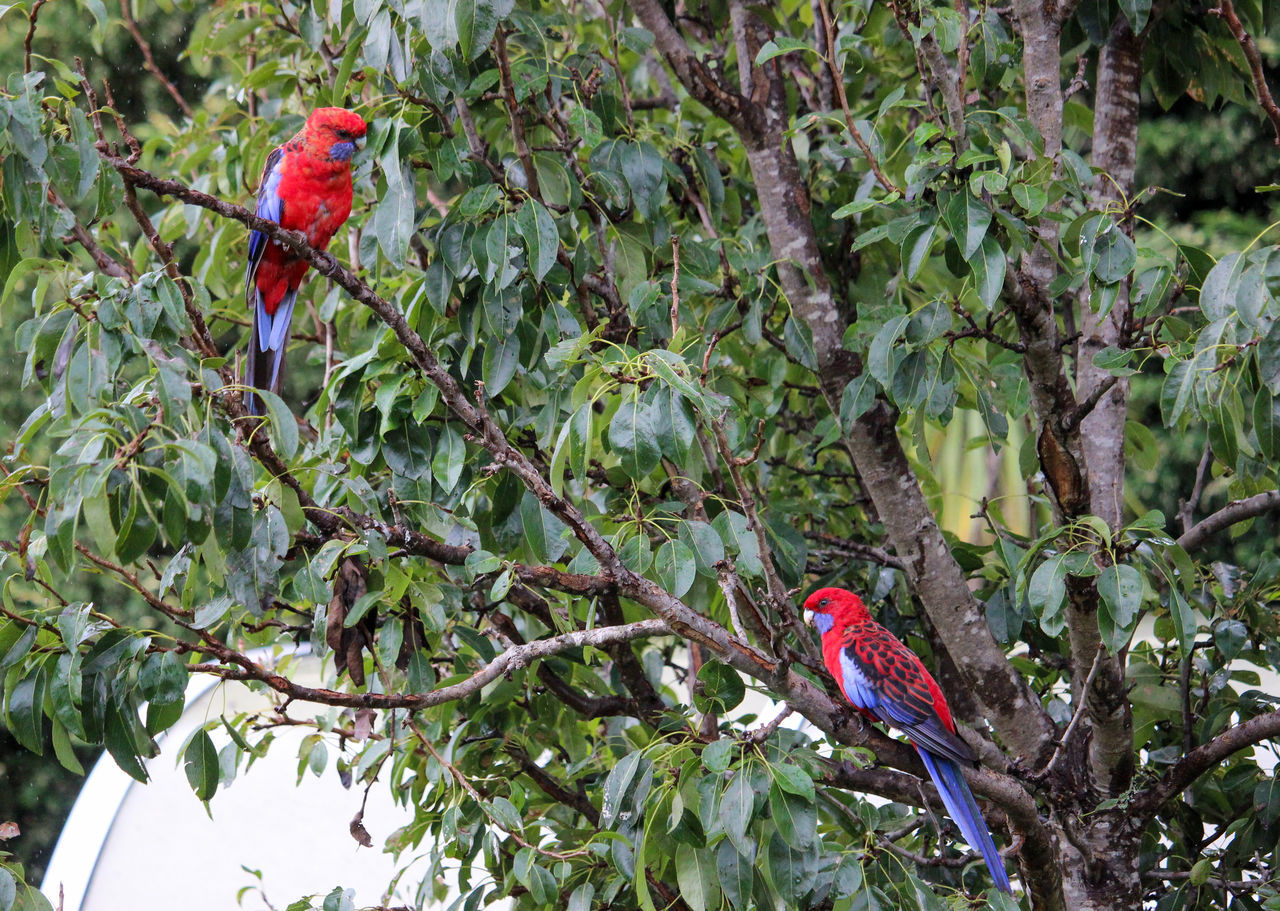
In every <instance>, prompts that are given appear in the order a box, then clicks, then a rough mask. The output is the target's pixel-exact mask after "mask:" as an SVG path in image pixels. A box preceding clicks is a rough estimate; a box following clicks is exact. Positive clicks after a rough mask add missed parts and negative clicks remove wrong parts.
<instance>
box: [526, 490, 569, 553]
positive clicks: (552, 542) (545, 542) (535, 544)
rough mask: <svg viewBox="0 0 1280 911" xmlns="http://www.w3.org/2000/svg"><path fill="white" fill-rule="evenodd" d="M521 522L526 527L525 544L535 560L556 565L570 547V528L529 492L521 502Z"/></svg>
mask: <svg viewBox="0 0 1280 911" xmlns="http://www.w3.org/2000/svg"><path fill="white" fill-rule="evenodd" d="M520 521H521V523H522V524H523V526H524V540H525V543H527V544H528V545H529V550H530V552H531V553H532V554H533V557H534V559H535V560H540V561H543V562H546V563H554V562H556V561H557V560H559V559H560V558H561V557H562V556H563V555H564V552H565V550H567V549H568V547H569V541H568V540H567V538H566V537H565V535H566V532H567V531H568V526H566V525H565V524H564V522H562V521H561V520H560V519H559V518H557V517H556V516H554V515H552V514H551V512H550V511H549V510H548V509H547V508H546V507H545V506H543V505H542V504H541V503H539V502H538V498H537V497H536V496H534V495H533V494H532V493H530V492H528V491H526V492H525V495H524V497H523V498H522V499H521V500H520Z"/></svg>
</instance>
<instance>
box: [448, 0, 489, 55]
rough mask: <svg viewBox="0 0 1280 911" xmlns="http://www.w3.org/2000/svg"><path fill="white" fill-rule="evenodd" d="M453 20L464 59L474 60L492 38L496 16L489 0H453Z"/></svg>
mask: <svg viewBox="0 0 1280 911" xmlns="http://www.w3.org/2000/svg"><path fill="white" fill-rule="evenodd" d="M453 21H454V24H455V25H456V26H457V29H458V44H459V46H460V47H461V49H462V57H463V59H464V60H468V61H470V60H475V59H476V58H477V57H479V56H480V54H481V53H482V52H483V51H484V50H485V48H487V47H488V46H489V42H490V41H492V40H493V33H494V30H495V29H496V28H497V25H498V17H497V15H496V14H495V11H494V9H493V4H492V3H490V2H489V0H455V5H454V8H453Z"/></svg>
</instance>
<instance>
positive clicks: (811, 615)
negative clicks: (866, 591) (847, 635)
mask: <svg viewBox="0 0 1280 911" xmlns="http://www.w3.org/2000/svg"><path fill="white" fill-rule="evenodd" d="M870 619H871V612H870V611H869V610H867V606H866V605H865V604H863V603H862V599H861V598H859V597H858V596H857V595H855V594H854V593H853V592H851V591H846V590H844V589H843V588H820V589H818V590H817V591H816V592H814V593H813V594H812V595H810V596H809V597H808V598H806V599H805V602H804V622H805V623H808V624H809V625H810V626H812V627H815V628H816V629H817V630H818V632H820V633H823V634H825V633H826V632H827V631H828V630H830V629H831V628H832V627H833V626H836V625H839V626H841V627H844V626H848V625H849V624H856V623H866V622H867V621H868V620H870Z"/></svg>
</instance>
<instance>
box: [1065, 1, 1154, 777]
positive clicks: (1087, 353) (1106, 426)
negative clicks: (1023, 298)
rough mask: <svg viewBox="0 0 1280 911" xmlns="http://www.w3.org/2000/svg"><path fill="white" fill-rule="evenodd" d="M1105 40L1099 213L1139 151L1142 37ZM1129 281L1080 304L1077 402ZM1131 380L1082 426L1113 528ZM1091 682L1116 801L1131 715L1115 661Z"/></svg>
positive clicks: (1099, 760)
mask: <svg viewBox="0 0 1280 911" xmlns="http://www.w3.org/2000/svg"><path fill="white" fill-rule="evenodd" d="M1117 20H1118V21H1117V23H1116V27H1115V29H1114V30H1113V32H1112V35H1111V40H1110V41H1108V42H1107V44H1106V45H1105V46H1104V47H1103V48H1102V52H1101V54H1100V55H1099V58H1098V89H1097V102H1096V106H1095V111H1094V133H1093V140H1094V141H1093V165H1094V167H1095V168H1099V169H1100V170H1101V171H1102V172H1103V173H1102V174H1101V175H1099V177H1098V180H1097V183H1096V185H1095V188H1094V193H1093V206H1094V208H1097V209H1099V210H1102V211H1106V210H1107V208H1108V207H1112V208H1115V207H1118V206H1121V205H1124V204H1125V202H1126V200H1127V199H1128V198H1129V196H1130V194H1131V193H1132V192H1133V178H1134V169H1135V166H1136V163H1137V147H1138V99H1139V89H1140V88H1141V84H1142V40H1141V38H1139V37H1137V36H1135V35H1134V34H1133V32H1132V31H1131V30H1130V28H1129V22H1128V20H1127V19H1126V18H1125V17H1124V16H1119V17H1117ZM1118 214H1119V216H1120V221H1121V224H1122V226H1123V227H1124V228H1125V230H1127V231H1129V232H1130V233H1131V232H1132V224H1131V223H1130V222H1129V220H1128V218H1127V216H1126V215H1125V214H1123V213H1118ZM1129 291H1130V288H1129V283H1128V282H1127V281H1126V282H1123V283H1122V285H1121V288H1120V291H1119V294H1118V295H1117V298H1116V301H1115V304H1114V305H1113V306H1112V308H1111V311H1110V313H1108V314H1106V316H1104V317H1101V318H1100V317H1099V315H1098V314H1097V313H1096V312H1095V310H1094V308H1093V307H1091V306H1090V305H1089V302H1088V301H1084V302H1082V306H1081V307H1080V334H1081V338H1080V347H1079V357H1078V358H1077V361H1076V387H1077V390H1078V394H1079V396H1080V398H1081V399H1082V400H1084V399H1087V398H1088V397H1089V395H1090V394H1091V393H1093V392H1094V390H1096V389H1097V388H1098V387H1100V386H1101V385H1102V384H1103V383H1104V382H1107V381H1108V379H1109V374H1108V373H1107V372H1106V371H1105V370H1101V369H1099V368H1097V367H1095V366H1094V364H1093V358H1094V355H1096V354H1097V353H1098V352H1099V351H1101V350H1102V349H1103V348H1106V347H1108V346H1111V345H1118V344H1119V343H1120V342H1121V340H1122V338H1123V335H1124V330H1125V326H1126V324H1127V323H1128V321H1129V314H1130V299H1129ZM1128 401H1129V383H1128V380H1126V379H1124V378H1121V379H1120V380H1119V381H1117V382H1116V384H1115V385H1114V386H1112V387H1111V389H1110V391H1108V392H1107V393H1105V394H1104V395H1103V396H1102V398H1101V399H1099V400H1098V404H1097V405H1096V406H1095V407H1094V409H1093V411H1091V412H1090V413H1089V414H1088V416H1086V417H1085V419H1084V422H1083V423H1082V425H1081V437H1082V442H1083V444H1084V455H1085V462H1086V464H1088V466H1089V503H1090V510H1091V512H1092V513H1093V514H1094V515H1095V516H1099V517H1101V518H1102V519H1104V520H1105V521H1106V523H1107V525H1108V526H1110V527H1111V528H1112V530H1118V529H1119V528H1120V527H1121V525H1122V520H1123V509H1124V468H1125V456H1124V425H1125V420H1126V417H1127V412H1128V407H1127V406H1128ZM1100 670H1101V671H1102V672H1100V673H1099V674H1098V675H1097V676H1096V677H1095V682H1094V686H1093V689H1092V692H1091V693H1090V694H1089V696H1088V698H1089V712H1090V720H1091V722H1092V727H1093V738H1092V740H1091V742H1090V745H1089V764H1090V770H1091V773H1092V776H1091V777H1092V778H1093V780H1094V782H1096V784H1097V786H1098V788H1099V789H1100V790H1101V791H1102V792H1103V793H1104V794H1107V795H1111V796H1114V795H1116V794H1119V793H1121V792H1123V791H1124V790H1125V788H1127V787H1128V786H1129V781H1130V779H1131V778H1132V776H1133V718H1132V713H1131V710H1130V707H1129V699H1128V694H1127V692H1126V688H1125V682H1124V675H1123V670H1122V668H1121V667H1120V666H1119V663H1118V662H1115V663H1112V662H1108V663H1107V666H1106V667H1104V668H1102V669H1100Z"/></svg>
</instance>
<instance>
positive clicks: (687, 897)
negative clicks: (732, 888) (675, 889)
mask: <svg viewBox="0 0 1280 911" xmlns="http://www.w3.org/2000/svg"><path fill="white" fill-rule="evenodd" d="M676 885H678V886H679V887H680V897H681V898H682V899H684V902H685V904H687V905H688V906H689V908H690V909H691V911H707V909H708V908H710V909H712V911H714V909H715V908H717V907H718V906H719V904H720V886H719V885H718V884H717V882H716V866H715V864H714V863H713V862H712V860H711V852H709V851H708V850H706V849H705V848H697V849H694V850H689V849H687V848H686V849H683V850H680V851H677V852H676Z"/></svg>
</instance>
